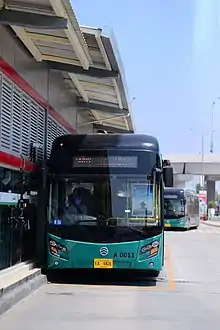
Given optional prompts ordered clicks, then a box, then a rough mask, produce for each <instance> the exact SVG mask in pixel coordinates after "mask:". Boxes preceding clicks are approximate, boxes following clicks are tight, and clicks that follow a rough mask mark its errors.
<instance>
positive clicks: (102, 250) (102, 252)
mask: <svg viewBox="0 0 220 330" xmlns="http://www.w3.org/2000/svg"><path fill="white" fill-rule="evenodd" d="M100 255H101V256H102V257H106V256H107V255H108V248H107V247H101V249H100Z"/></svg>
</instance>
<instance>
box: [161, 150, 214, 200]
mask: <svg viewBox="0 0 220 330" xmlns="http://www.w3.org/2000/svg"><path fill="white" fill-rule="evenodd" d="M163 157H164V159H169V160H170V162H171V164H172V166H173V168H174V174H175V179H174V184H175V186H184V185H185V182H186V181H190V180H191V179H192V178H193V176H195V175H204V177H205V182H206V187H207V201H208V202H209V201H213V200H215V182H216V181H219V180H220V155H216V154H204V155H201V154H200V155H192V154H188V155H187V154H186V155H184V154H176V155H171V154H170V155H169V154H167V155H163Z"/></svg>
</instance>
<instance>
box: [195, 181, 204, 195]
mask: <svg viewBox="0 0 220 330" xmlns="http://www.w3.org/2000/svg"><path fill="white" fill-rule="evenodd" d="M200 190H203V189H202V186H201V184H200V183H197V185H196V192H197V194H198V193H199V192H200Z"/></svg>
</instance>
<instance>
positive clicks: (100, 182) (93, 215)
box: [49, 175, 161, 241]
mask: <svg viewBox="0 0 220 330" xmlns="http://www.w3.org/2000/svg"><path fill="white" fill-rule="evenodd" d="M49 222H50V224H51V225H58V226H60V227H69V230H70V227H71V228H72V229H73V228H74V230H75V233H76V232H78V236H80V237H81V236H82V235H81V234H82V231H83V230H84V233H85V229H87V230H88V231H89V230H90V231H93V234H94V233H95V230H96V233H95V235H98V233H99V234H100V235H102V236H105V235H106V233H108V234H107V236H112V235H113V234H114V235H125V234H126V231H127V232H129V233H130V232H132V231H133V232H135V233H136V235H135V236H137V237H136V238H138V239H140V238H141V237H145V236H146V235H147V232H148V231H149V230H150V229H152V228H159V227H161V217H160V188H159V184H155V183H153V182H152V181H151V182H150V181H148V178H147V176H143V175H137V176H135V177H132V176H129V177H128V176H123V175H77V176H75V177H71V178H67V177H62V178H56V179H54V180H53V181H52V183H51V189H50V199H49ZM95 228H96V229H95ZM112 228H114V233H113V231H112ZM97 230H98V232H97ZM110 233H111V234H110ZM86 236H87V238H86V239H85V240H86V241H90V240H89V239H88V235H86ZM74 237H75V235H74ZM80 237H78V240H80ZM75 238H76V239H77V237H75ZM121 240H122V239H121Z"/></svg>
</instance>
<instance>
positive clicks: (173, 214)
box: [164, 196, 185, 219]
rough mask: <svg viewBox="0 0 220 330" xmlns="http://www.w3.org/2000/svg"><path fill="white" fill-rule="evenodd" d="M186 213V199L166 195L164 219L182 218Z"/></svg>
mask: <svg viewBox="0 0 220 330" xmlns="http://www.w3.org/2000/svg"><path fill="white" fill-rule="evenodd" d="M184 215H185V206H184V199H183V198H182V197H181V196H178V197H177V198H172V197H171V198H169V197H166V196H165V197H164V219H171V218H181V217H183V216H184Z"/></svg>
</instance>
